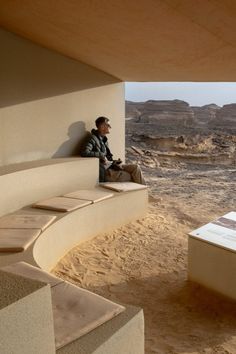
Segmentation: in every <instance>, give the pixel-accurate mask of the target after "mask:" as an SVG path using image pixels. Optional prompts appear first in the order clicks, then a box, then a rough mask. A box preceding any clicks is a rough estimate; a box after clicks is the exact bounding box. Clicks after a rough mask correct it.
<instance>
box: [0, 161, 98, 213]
mask: <svg viewBox="0 0 236 354" xmlns="http://www.w3.org/2000/svg"><path fill="white" fill-rule="evenodd" d="M59 160H60V159H59ZM56 161H57V162H56V163H55V164H46V165H41V162H40V163H39V166H38V167H37V166H35V164H33V168H27V169H26V170H19V165H18V166H17V167H18V170H17V171H16V172H12V173H9V174H3V175H2V176H0V195H1V203H0V216H2V215H4V214H7V213H10V212H12V211H15V210H17V209H20V208H22V207H24V206H25V205H28V204H31V203H35V202H36V201H38V200H41V199H44V198H50V197H54V196H56V195H61V194H64V193H70V192H73V191H75V190H77V189H79V188H93V187H94V186H95V185H96V183H97V178H98V159H96V158H77V159H61V163H58V160H56ZM51 214H52V212H51Z"/></svg>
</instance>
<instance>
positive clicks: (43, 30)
mask: <svg viewBox="0 0 236 354" xmlns="http://www.w3.org/2000/svg"><path fill="white" fill-rule="evenodd" d="M0 8H1V10H0V22H1V24H2V26H3V27H4V28H6V29H8V30H10V31H12V32H14V33H16V34H19V35H20V36H23V37H25V38H28V39H30V40H32V41H33V42H35V43H38V44H40V45H42V46H45V47H47V48H50V49H52V50H55V51H57V52H60V53H62V54H64V55H66V56H68V57H71V58H73V59H77V60H79V61H82V62H85V63H86V64H89V65H92V66H94V67H96V68H98V69H100V70H103V71H105V72H107V73H109V74H111V75H113V76H115V77H117V78H120V79H121V80H124V81H236V61H235V56H236V48H235V44H236V21H235V16H236V6H235V5H234V4H233V3H232V1H230V0H224V2H223V1H220V0H208V1H206V0H145V1H144V0H129V1H126V0H119V1H117V0H109V1H107V0H90V1H89V0H57V1H55V0H54V1H53V0H47V1H46V0H34V1H31V0H0Z"/></svg>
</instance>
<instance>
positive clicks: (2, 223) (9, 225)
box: [0, 214, 56, 252]
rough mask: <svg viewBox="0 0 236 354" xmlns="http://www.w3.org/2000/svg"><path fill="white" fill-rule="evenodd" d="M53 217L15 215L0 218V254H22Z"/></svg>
mask: <svg viewBox="0 0 236 354" xmlns="http://www.w3.org/2000/svg"><path fill="white" fill-rule="evenodd" d="M55 218H56V216H54V215H29V214H27V215H17V214H16V215H15V214H10V215H6V216H3V217H1V218H0V252H22V251H25V250H26V249H27V248H28V247H29V246H30V244H31V243H32V242H34V241H35V240H36V239H37V237H38V236H39V235H40V233H41V232H42V231H43V230H45V228H46V227H48V226H49V225H50V224H51V223H52V222H53V221H54V220H55Z"/></svg>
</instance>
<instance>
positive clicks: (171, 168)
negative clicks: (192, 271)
mask: <svg viewBox="0 0 236 354" xmlns="http://www.w3.org/2000/svg"><path fill="white" fill-rule="evenodd" d="M143 169H144V173H145V177H146V180H147V183H148V186H149V199H150V203H149V210H148V213H147V215H145V216H144V217H143V218H142V219H140V220H137V221H136V222H133V223H130V224H128V225H126V226H124V227H121V228H120V229H117V230H115V231H113V232H111V233H106V234H101V235H98V236H97V237H95V238H94V239H92V240H90V241H87V242H84V243H83V244H80V245H78V246H77V247H76V248H74V249H72V250H71V251H70V252H69V253H68V254H67V255H66V256H65V257H64V258H63V259H62V260H61V261H60V262H59V263H58V265H57V266H56V268H55V269H54V271H53V273H54V274H56V275H57V276H59V277H61V278H63V279H66V280H68V281H70V282H72V283H74V284H77V285H78V286H81V287H84V288H86V289H89V290H92V291H94V292H95V293H97V294H100V295H102V296H104V297H106V298H108V299H112V300H114V301H117V302H121V303H124V304H126V303H127V304H133V305H136V306H140V307H142V308H143V309H144V315H145V327H146V329H145V346H146V353H147V354H151V353H191V354H193V353H219V354H223V353H224V354H226V353H232V354H233V353H236V306H235V303H234V302H233V301H231V300H229V299H226V298H223V297H221V296H220V295H218V294H216V293H214V292H211V291H209V290H207V289H205V288H203V287H201V286H200V285H197V284H194V283H191V282H188V281H187V234H188V232H189V231H190V230H193V229H195V228H197V227H199V226H200V225H202V224H205V223H207V222H209V221H211V220H212V219H214V218H216V217H219V216H221V215H223V214H225V213H227V212H229V211H232V210H235V202H236V194H235V189H236V187H235V180H236V168H233V167H232V166H231V167H227V166H223V165H218V166H217V165H210V164H202V165H201V164H199V163H198V164H196V163H194V164H191V163H186V164H184V163H183V162H181V163H177V162H176V161H175V163H174V162H173V161H172V160H171V159H170V160H169V161H167V160H166V161H165V162H163V163H160V165H159V167H152V168H151V167H147V166H146V167H145V166H143ZM111 354H112V353H111ZM121 354H122V353H121ZM134 354H135V352H134Z"/></svg>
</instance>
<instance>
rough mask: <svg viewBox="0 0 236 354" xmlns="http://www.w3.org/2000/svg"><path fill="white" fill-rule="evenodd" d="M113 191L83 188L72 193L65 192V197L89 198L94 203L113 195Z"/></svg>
mask: <svg viewBox="0 0 236 354" xmlns="http://www.w3.org/2000/svg"><path fill="white" fill-rule="evenodd" d="M113 195H114V194H113V193H108V192H107V191H104V190H102V189H98V188H94V189H81V190H78V191H75V192H72V193H68V194H65V195H64V197H67V198H75V199H81V200H89V201H91V202H92V203H98V202H101V201H102V200H104V199H108V198H111V197H113Z"/></svg>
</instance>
